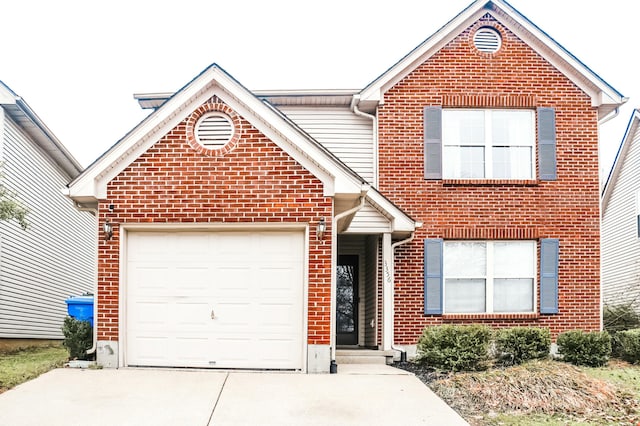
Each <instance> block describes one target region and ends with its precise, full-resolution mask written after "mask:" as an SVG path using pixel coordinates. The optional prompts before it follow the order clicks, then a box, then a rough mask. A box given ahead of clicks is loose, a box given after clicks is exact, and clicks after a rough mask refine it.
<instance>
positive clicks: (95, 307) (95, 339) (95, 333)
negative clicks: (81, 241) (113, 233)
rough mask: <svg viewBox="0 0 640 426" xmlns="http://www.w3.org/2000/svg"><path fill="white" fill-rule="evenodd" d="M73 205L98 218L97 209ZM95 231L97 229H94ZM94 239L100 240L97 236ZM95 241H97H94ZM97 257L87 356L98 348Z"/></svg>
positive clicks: (74, 203) (78, 204)
mask: <svg viewBox="0 0 640 426" xmlns="http://www.w3.org/2000/svg"><path fill="white" fill-rule="evenodd" d="M73 205H74V206H75V208H76V209H77V210H79V211H81V212H89V213H91V214H92V215H94V216H95V217H96V218H97V217H98V209H94V208H92V207H84V206H82V205H81V204H80V203H78V202H77V201H75V200H74V201H73ZM96 229H97V227H96ZM96 238H100V236H99V235H98V236H97V237H96ZM96 241H98V240H97V239H96ZM97 257H98V251H97V250H96V267H95V268H94V277H93V287H94V288H93V345H92V346H91V347H90V348H89V349H87V355H91V354H93V353H95V351H96V349H97V347H98V279H97V277H96V276H95V273H96V271H97V270H98V265H97V260H98V259H97Z"/></svg>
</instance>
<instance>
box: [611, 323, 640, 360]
mask: <svg viewBox="0 0 640 426" xmlns="http://www.w3.org/2000/svg"><path fill="white" fill-rule="evenodd" d="M615 340H617V344H618V345H619V347H620V349H619V350H620V354H619V356H620V358H622V359H623V360H625V361H628V362H631V363H634V364H637V363H638V362H640V328H636V329H633V330H623V331H619V332H617V333H616V335H615Z"/></svg>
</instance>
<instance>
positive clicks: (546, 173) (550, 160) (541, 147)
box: [538, 108, 557, 180]
mask: <svg viewBox="0 0 640 426" xmlns="http://www.w3.org/2000/svg"><path fill="white" fill-rule="evenodd" d="M538 166H539V178H540V180H556V179H557V172H556V110H555V108H538Z"/></svg>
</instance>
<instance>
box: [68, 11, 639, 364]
mask: <svg viewBox="0 0 640 426" xmlns="http://www.w3.org/2000/svg"><path fill="white" fill-rule="evenodd" d="M138 100H139V102H140V104H141V106H143V107H144V108H152V109H153V110H154V111H153V112H152V113H151V114H150V116H149V117H148V118H146V119H145V120H144V121H142V122H141V123H140V124H139V125H138V126H137V127H136V128H134V129H133V130H132V131H131V132H129V133H128V134H127V135H126V136H125V137H124V138H123V139H122V140H121V141H119V142H118V143H117V144H116V145H114V146H113V147H112V148H111V149H110V150H109V151H107V152H106V153H105V154H104V155H103V156H102V157H101V158H99V159H98V160H97V161H96V162H95V163H94V164H93V165H92V166H90V167H89V168H88V169H87V170H86V171H85V172H84V173H83V174H82V175H81V176H80V177H78V178H77V179H76V180H74V181H73V182H72V183H71V184H70V188H69V195H70V197H71V198H73V199H74V200H76V201H77V202H78V203H80V204H81V205H90V206H95V207H97V208H98V210H99V219H100V227H101V238H100V242H99V265H98V282H97V294H98V297H97V310H98V312H97V340H98V360H99V362H100V363H101V364H103V365H105V366H111V367H118V366H127V365H148V366H187V367H221V368H261V369H291V370H300V371H306V372H326V371H329V369H330V364H331V362H333V361H336V360H337V362H338V363H341V362H348V361H351V360H353V357H354V356H356V355H357V354H366V355H367V356H375V355H379V356H381V357H385V356H386V357H391V356H394V355H397V354H398V353H399V352H408V353H409V354H411V353H412V352H413V351H415V344H416V341H417V339H418V337H419V335H420V333H421V331H422V329H423V328H424V327H425V326H428V325H433V324H443V323H485V324H490V325H492V326H496V327H501V326H512V325H535V326H542V327H549V328H550V329H551V331H552V334H553V336H554V337H555V336H557V334H558V333H559V332H561V331H563V330H568V329H576V328H579V329H584V330H597V329H599V328H600V321H601V320H600V318H601V314H600V304H601V302H600V287H599V268H600V265H599V255H600V253H599V179H598V125H599V122H600V121H601V120H603V119H605V118H607V117H608V116H609V115H610V114H612V113H614V112H615V110H616V108H617V107H618V106H620V105H621V104H622V103H624V101H625V100H626V99H625V98H623V97H622V95H621V94H620V93H618V92H617V91H616V90H615V89H613V88H612V87H611V86H609V85H608V84H607V83H606V82H604V81H603V80H602V79H601V78H600V77H599V76H597V75H596V74H594V73H593V72H592V71H591V70H590V69H589V68H587V67H586V66H585V65H584V64H582V63H581V62H580V61H578V60H577V59H576V58H575V57H573V56H572V55H571V54H570V53H569V52H567V51H566V50H564V49H563V48H562V47H561V46H560V45H558V44H557V43H556V42H555V41H554V40H553V39H551V38H550V37H549V36H548V35H547V34H545V33H544V32H542V31H541V30H540V29H539V28H537V27H536V26H535V25H534V24H532V23H531V22H530V21H528V20H527V19H526V18H525V17H524V16H522V15H521V14H520V13H519V12H518V11H516V10H515V9H513V8H512V7H511V6H510V5H509V4H507V3H506V2H504V1H500V0H496V1H476V2H474V3H472V4H471V5H470V6H469V7H468V8H467V9H465V10H464V11H462V12H461V13H460V14H459V15H458V16H456V17H455V18H454V19H453V20H452V21H450V22H449V23H448V24H447V25H445V26H444V27H442V28H441V29H440V30H439V31H438V32H437V33H435V34H434V35H432V36H431V37H429V38H428V39H427V40H426V41H425V42H424V43H422V44H421V45H420V46H418V47H417V48H416V49H414V50H413V51H412V52H410V53H409V54H408V55H407V56H405V57H404V58H403V59H402V60H400V61H399V62H398V63H396V64H395V65H393V66H392V67H391V68H390V69H389V70H388V71H386V72H385V73H384V74H382V75H381V76H380V77H378V78H377V79H376V80H374V81H373V82H372V83H370V84H369V85H368V86H367V87H365V88H364V89H362V90H358V91H348V90H335V91H279V92H250V91H248V90H247V89H246V88H244V87H243V86H242V85H240V84H239V83H238V82H237V81H236V80H234V79H233V78H232V77H231V76H230V75H229V74H227V73H226V72H225V71H224V70H222V69H221V68H220V67H219V66H217V65H212V66H211V67H209V68H207V69H206V70H205V71H203V72H202V73H201V74H200V75H198V76H197V77H196V78H195V79H194V80H192V81H191V82H190V83H188V84H187V85H186V86H184V87H183V88H182V89H180V90H179V91H178V92H176V93H174V94H171V93H167V94H152V95H139V96H138ZM365 348H366V349H369V351H365V350H363V349H365ZM348 350H355V351H352V352H349V351H348ZM383 359H384V358H383Z"/></svg>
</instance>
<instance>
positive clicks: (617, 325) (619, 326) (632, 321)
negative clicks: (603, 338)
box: [602, 303, 640, 358]
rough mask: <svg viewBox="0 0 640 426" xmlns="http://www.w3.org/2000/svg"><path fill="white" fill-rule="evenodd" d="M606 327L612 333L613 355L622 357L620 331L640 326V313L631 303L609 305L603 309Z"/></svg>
mask: <svg viewBox="0 0 640 426" xmlns="http://www.w3.org/2000/svg"><path fill="white" fill-rule="evenodd" d="M602 316H603V321H604V329H605V330H606V331H607V332H609V334H610V335H611V356H613V357H616V358H622V357H623V355H622V346H621V342H620V338H619V337H618V335H617V334H618V332H620V331H624V330H632V329H636V328H640V314H638V312H637V311H636V310H635V309H634V308H633V306H632V305H631V304H630V303H625V304H621V305H607V306H605V307H604V309H603V311H602Z"/></svg>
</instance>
